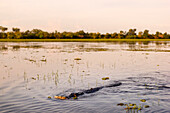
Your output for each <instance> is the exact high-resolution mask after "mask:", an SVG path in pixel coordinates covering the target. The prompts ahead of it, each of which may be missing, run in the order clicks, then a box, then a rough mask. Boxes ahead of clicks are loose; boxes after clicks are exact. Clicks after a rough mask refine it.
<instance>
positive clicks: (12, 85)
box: [0, 42, 170, 113]
mask: <svg viewBox="0 0 170 113" xmlns="http://www.w3.org/2000/svg"><path fill="white" fill-rule="evenodd" d="M76 58H79V60H76ZM103 77H109V80H102V78H103ZM117 82H120V83H122V84H121V85H120V86H115V87H104V88H102V89H100V90H99V91H96V92H94V93H89V94H86V93H85V94H84V95H82V96H79V97H78V99H76V100H73V99H69V100H57V99H55V98H54V96H56V95H57V96H58V95H60V96H68V95H69V94H70V93H75V92H83V91H84V90H88V89H90V88H95V87H100V86H106V85H109V84H114V83H117ZM49 96H50V97H52V98H51V99H49V98H48V97H49ZM141 99H144V100H146V102H141V101H140V100H141ZM119 103H124V104H129V103H133V104H136V105H137V106H142V108H143V109H142V110H140V111H138V110H137V109H132V110H125V109H124V108H126V106H117V104H119ZM144 105H149V106H150V107H149V108H144ZM169 106H170V42H129V43H127V42H112V43H87V42H21V43H13V42H0V112H4V113H5V112H23V113H27V112H40V113H41V112H48V113H50V112H59V113H60V112H61V113H63V112H64V113H70V112H72V113H80V112H85V113H128V112H129V113H131V112H132V113H137V112H139V113H146V112H149V113H169V112H170V107H169Z"/></svg>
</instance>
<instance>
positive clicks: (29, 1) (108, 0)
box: [0, 0, 170, 33]
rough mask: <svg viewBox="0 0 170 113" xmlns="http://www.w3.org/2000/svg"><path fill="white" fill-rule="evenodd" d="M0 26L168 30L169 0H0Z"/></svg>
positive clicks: (23, 28) (50, 28)
mask: <svg viewBox="0 0 170 113" xmlns="http://www.w3.org/2000/svg"><path fill="white" fill-rule="evenodd" d="M0 26H4V27H8V28H9V30H11V29H12V27H18V28H20V29H21V31H25V30H32V29H34V28H37V29H42V30H44V31H48V32H53V31H55V30H57V31H59V32H63V31H72V32H75V31H79V30H84V31H86V32H101V33H107V32H108V33H113V32H119V31H120V30H123V31H128V30H129V29H130V28H136V29H137V32H139V31H144V30H145V29H148V30H149V31H150V32H151V33H155V32H156V31H160V32H163V33H164V32H168V33H170V0H0Z"/></svg>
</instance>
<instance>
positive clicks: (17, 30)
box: [12, 28, 20, 32]
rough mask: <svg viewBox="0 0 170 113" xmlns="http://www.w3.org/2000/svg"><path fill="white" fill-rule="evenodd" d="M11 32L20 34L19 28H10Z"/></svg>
mask: <svg viewBox="0 0 170 113" xmlns="http://www.w3.org/2000/svg"><path fill="white" fill-rule="evenodd" d="M12 31H13V32H20V29H19V28H12Z"/></svg>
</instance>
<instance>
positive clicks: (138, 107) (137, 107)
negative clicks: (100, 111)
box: [117, 99, 150, 112]
mask: <svg viewBox="0 0 170 113" xmlns="http://www.w3.org/2000/svg"><path fill="white" fill-rule="evenodd" d="M140 101H141V102H146V100H145V99H141V100H140ZM117 106H126V108H124V109H125V110H127V111H129V110H134V112H135V110H136V111H140V110H142V109H143V108H149V107H150V106H149V105H142V106H141V104H139V105H137V104H132V103H129V104H125V103H118V104H117Z"/></svg>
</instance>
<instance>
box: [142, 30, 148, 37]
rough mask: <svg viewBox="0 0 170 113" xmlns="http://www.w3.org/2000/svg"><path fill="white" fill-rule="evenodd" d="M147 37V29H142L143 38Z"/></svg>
mask: <svg viewBox="0 0 170 113" xmlns="http://www.w3.org/2000/svg"><path fill="white" fill-rule="evenodd" d="M148 37H149V30H144V32H143V38H148Z"/></svg>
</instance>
